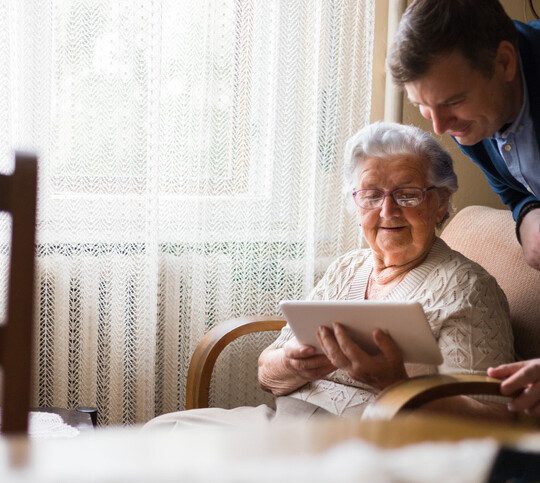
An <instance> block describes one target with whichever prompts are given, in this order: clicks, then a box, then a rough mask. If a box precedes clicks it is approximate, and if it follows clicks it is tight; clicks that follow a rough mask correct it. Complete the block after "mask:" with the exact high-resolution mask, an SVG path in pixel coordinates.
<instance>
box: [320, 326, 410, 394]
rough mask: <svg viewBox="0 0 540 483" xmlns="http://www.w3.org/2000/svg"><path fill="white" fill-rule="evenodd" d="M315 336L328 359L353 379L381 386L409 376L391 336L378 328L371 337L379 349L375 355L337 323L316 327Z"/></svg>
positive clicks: (380, 387)
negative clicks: (330, 325)
mask: <svg viewBox="0 0 540 483" xmlns="http://www.w3.org/2000/svg"><path fill="white" fill-rule="evenodd" d="M317 338H318V339H319V343H320V345H321V348H322V350H323V351H324V353H325V354H326V356H327V357H328V359H330V362H331V363H332V364H333V365H334V366H335V367H337V368H339V369H342V370H344V371H345V372H346V373H347V374H348V375H349V376H350V377H352V378H353V379H355V380H356V381H360V382H363V383H365V384H368V385H370V386H372V387H376V388H377V389H384V388H385V387H387V386H390V385H391V384H394V383H395V382H398V381H402V380H404V379H407V378H408V376H407V372H406V371H405V366H404V364H403V355H402V354H401V350H400V349H399V347H398V346H397V345H396V343H395V342H394V339H392V337H390V335H388V334H387V333H385V332H383V331H382V330H380V329H375V330H374V331H373V340H374V341H375V344H376V345H377V347H378V348H379V350H380V353H379V354H376V355H374V356H371V355H369V354H368V353H367V352H365V351H364V350H362V349H361V348H360V347H359V346H358V344H357V343H356V342H354V341H353V340H352V339H351V338H350V337H349V336H348V335H347V333H346V331H345V328H344V327H343V326H342V325H341V324H338V323H334V324H332V329H330V328H328V327H324V326H321V327H319V329H318V330H317Z"/></svg>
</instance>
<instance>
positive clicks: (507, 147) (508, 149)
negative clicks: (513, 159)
mask: <svg viewBox="0 0 540 483" xmlns="http://www.w3.org/2000/svg"><path fill="white" fill-rule="evenodd" d="M503 147H504V150H505V151H506V152H507V153H508V152H510V151H512V145H510V144H505V145H504V146H503Z"/></svg>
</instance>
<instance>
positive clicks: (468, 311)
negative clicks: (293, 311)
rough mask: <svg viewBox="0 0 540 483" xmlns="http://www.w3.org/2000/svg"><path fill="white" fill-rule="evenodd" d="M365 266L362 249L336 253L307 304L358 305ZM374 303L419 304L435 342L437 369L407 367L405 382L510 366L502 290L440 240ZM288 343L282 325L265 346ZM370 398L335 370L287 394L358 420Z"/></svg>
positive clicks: (369, 391)
mask: <svg viewBox="0 0 540 483" xmlns="http://www.w3.org/2000/svg"><path fill="white" fill-rule="evenodd" d="M372 267H373V258H372V255H371V250H369V249H360V250H354V251H352V252H349V253H347V254H345V255H343V256H342V257H340V258H338V259H337V260H336V261H335V262H334V263H333V264H331V265H330V267H329V268H328V270H327V271H326V273H325V275H324V277H323V278H322V279H321V281H320V282H319V283H318V284H317V286H316V287H315V288H314V289H313V291H312V292H311V294H310V296H309V299H311V300H354V299H357V300H358V299H364V298H365V292H366V284H367V280H368V277H369V275H370V273H371V269H372ZM381 300H385V301H394V302H399V301H408V302H420V303H421V304H422V306H423V308H424V312H425V314H426V317H427V320H428V322H429V325H430V327H431V330H432V331H433V334H434V335H435V338H436V339H437V341H438V343H439V347H440V349H441V352H442V355H443V359H444V361H443V364H442V365H440V366H438V367H437V366H428V365H421V364H406V365H405V368H406V370H407V373H408V375H409V376H417V375H424V374H435V373H457V372H459V373H467V374H477V373H483V372H484V371H485V370H486V369H487V368H488V367H490V366H496V365H498V364H502V363H506V362H511V361H513V360H514V349H513V342H514V340H513V335H512V329H511V326H510V319H509V311H508V303H507V301H506V297H505V295H504V293H503V291H502V290H501V289H500V287H499V286H498V285H497V282H496V281H495V279H494V278H493V277H492V276H491V275H489V274H488V273H487V272H486V271H485V270H484V269H483V268H482V267H481V266H480V265H478V264H477V263H474V262H472V261H471V260H469V259H468V258H466V257H464V256H463V255H461V254H460V253H458V252H456V251H454V250H452V249H450V247H448V245H446V243H445V242H444V241H442V240H441V239H440V238H437V239H436V240H435V243H434V244H433V246H432V248H431V250H430V252H429V254H428V256H427V258H426V260H425V261H424V262H423V263H422V264H421V265H420V266H418V267H416V268H414V269H412V270H411V271H410V272H409V273H408V274H407V275H406V276H405V277H404V278H403V280H402V281H401V282H400V283H399V284H398V285H397V286H396V287H394V289H393V290H392V291H391V292H390V293H388V294H387V295H386V296H385V297H383V298H382V299H381ZM292 337H293V334H292V332H291V330H290V328H289V326H288V325H287V326H285V327H284V328H283V330H282V331H281V333H280V335H279V337H278V338H277V339H276V341H275V342H274V343H273V344H272V345H271V347H273V348H279V347H282V346H283V344H284V343H285V342H286V341H288V340H289V339H291V338H292ZM377 392H378V391H377V389H375V388H373V387H370V386H367V385H365V384H363V383H360V382H358V381H356V380H354V379H352V378H350V377H349V376H348V375H347V374H346V373H345V372H344V371H341V370H337V371H335V372H333V373H331V374H329V375H328V376H327V377H326V378H325V379H322V380H318V381H314V382H312V383H309V384H306V385H305V386H303V387H301V388H300V389H298V390H296V391H295V392H293V393H292V394H290V396H292V397H296V398H299V399H302V400H305V401H308V402H310V403H313V404H316V405H317V406H320V407H322V408H324V409H326V410H327V411H330V412H331V413H333V414H337V415H346V414H347V415H348V414H361V413H362V412H363V410H364V408H365V406H366V405H367V404H368V403H369V402H370V401H371V400H372V399H373V398H374V396H376V394H377Z"/></svg>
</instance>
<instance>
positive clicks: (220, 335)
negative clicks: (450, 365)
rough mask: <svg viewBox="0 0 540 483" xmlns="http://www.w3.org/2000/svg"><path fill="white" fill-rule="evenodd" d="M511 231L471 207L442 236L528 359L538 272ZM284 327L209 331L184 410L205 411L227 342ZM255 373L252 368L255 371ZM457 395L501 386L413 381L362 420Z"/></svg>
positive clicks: (496, 217)
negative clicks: (493, 290)
mask: <svg viewBox="0 0 540 483" xmlns="http://www.w3.org/2000/svg"><path fill="white" fill-rule="evenodd" d="M514 227H515V224H514V221H513V220H512V216H511V213H510V212H509V211H506V210H496V209H493V208H487V207H483V206H470V207H467V208H464V209H463V210H461V211H460V212H459V213H458V214H457V215H456V216H455V217H454V218H453V219H452V220H451V221H450V223H449V224H448V225H447V227H446V228H445V229H444V231H443V233H442V235H441V237H442V238H443V239H444V240H445V241H446V243H448V245H449V246H450V247H452V248H454V249H455V250H457V251H459V252H461V253H463V254H464V255H466V256H467V257H469V258H470V259H472V260H473V261H475V262H477V263H479V264H480V265H482V266H483V267H484V268H485V269H486V270H487V271H488V272H490V273H491V274H492V275H493V276H494V277H495V278H496V279H497V281H498V283H499V285H500V286H501V288H502V289H503V291H504V292H505V294H506V296H507V298H508V302H509V305H510V315H511V320H512V327H513V330H514V342H515V351H516V354H517V355H518V357H521V358H532V357H538V356H540V329H539V328H537V325H538V323H539V322H540V272H538V271H535V270H533V269H532V268H530V267H529V266H528V265H527V264H526V263H525V261H524V259H523V255H522V252H521V247H520V245H519V243H518V241H517V239H516V236H515V232H514ZM284 324H285V321H284V320H281V319H279V318H274V317H250V318H242V319H234V320H229V321H226V322H223V323H222V324H219V325H218V326H216V327H214V328H213V329H212V330H210V331H209V332H208V333H207V334H206V335H205V336H204V338H203V339H202V340H201V341H200V343H199V345H198V346H197V348H196V350H195V352H194V354H193V357H192V359H191V364H190V367H189V373H188V381H187V387H186V409H193V408H200V407H207V406H208V401H209V391H210V385H211V380H212V372H213V369H214V365H215V363H216V360H217V359H218V356H219V355H220V354H221V352H222V351H223V349H224V348H225V347H226V346H227V345H228V344H229V343H231V342H232V341H236V343H238V340H237V339H239V338H241V337H242V336H246V335H248V334H251V333H253V332H261V331H277V330H280V329H281V327H282V326H283V325H284ZM240 343H241V340H240ZM256 369H257V368H256V364H255V367H253V371H256ZM460 394H499V382H498V381H497V380H495V379H491V378H489V377H487V376H474V375H451V376H450V375H436V376H425V377H418V378H413V379H410V380H408V381H406V382H403V383H399V384H397V385H394V386H391V387H390V388H387V389H386V390H385V391H383V392H382V393H381V394H380V395H379V397H378V399H377V400H376V401H375V402H374V403H372V404H371V406H370V407H369V408H368V409H366V411H365V413H364V418H366V419H375V418H376V419H390V418H392V417H393V416H395V415H396V414H397V413H398V412H400V411H403V410H410V409H414V408H416V407H418V406H421V405H422V404H424V403H426V402H428V401H431V400H434V399H438V398H442V397H449V396H454V395H460Z"/></svg>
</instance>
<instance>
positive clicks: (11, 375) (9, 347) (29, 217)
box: [0, 154, 37, 434]
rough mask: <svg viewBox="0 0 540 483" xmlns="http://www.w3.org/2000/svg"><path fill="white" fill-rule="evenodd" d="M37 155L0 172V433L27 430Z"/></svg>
mask: <svg viewBox="0 0 540 483" xmlns="http://www.w3.org/2000/svg"><path fill="white" fill-rule="evenodd" d="M36 189H37V159H36V157H35V156H32V155H28V154H16V156H15V170H14V171H13V173H12V174H9V175H6V174H2V175H0V210H1V211H6V212H9V213H10V214H11V252H10V264H9V275H8V277H9V282H8V302H7V319H6V320H5V321H4V324H3V325H2V326H0V364H1V365H2V369H3V391H2V404H1V413H2V428H1V429H2V433H4V434H13V433H26V432H27V430H28V413H29V410H30V396H31V384H30V380H31V364H32V319H33V316H34V250H35V231H36Z"/></svg>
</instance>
